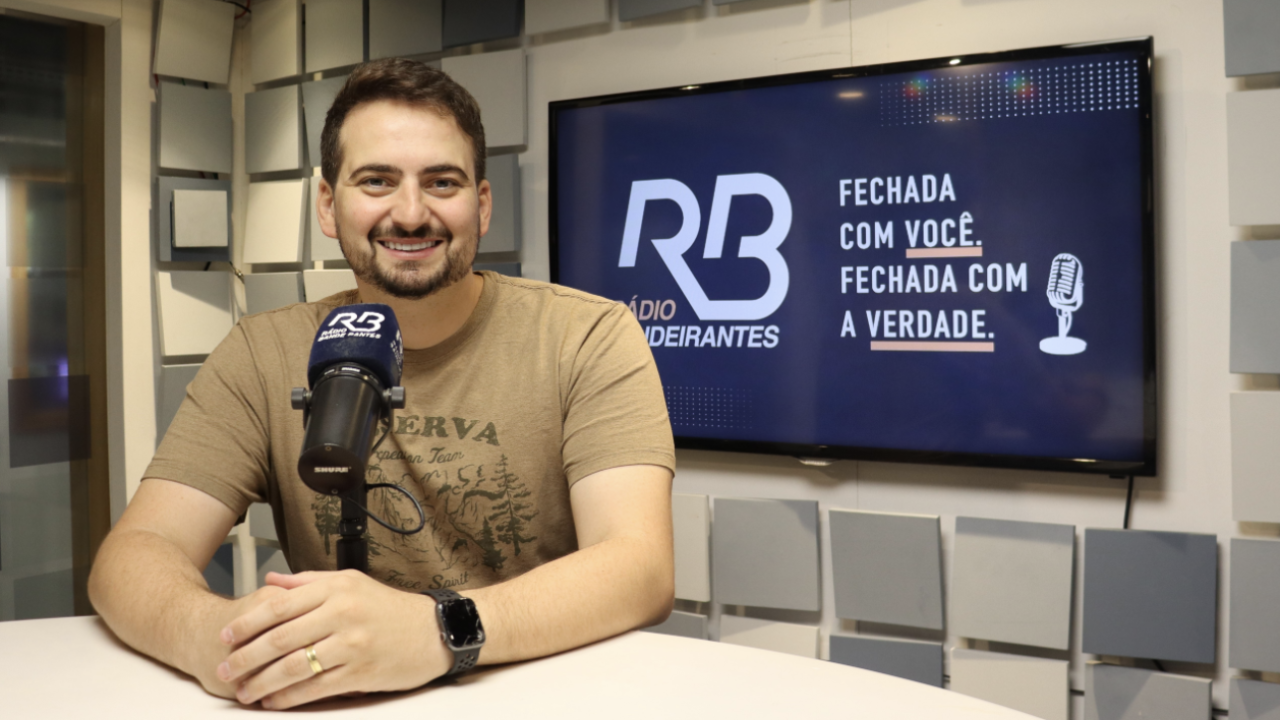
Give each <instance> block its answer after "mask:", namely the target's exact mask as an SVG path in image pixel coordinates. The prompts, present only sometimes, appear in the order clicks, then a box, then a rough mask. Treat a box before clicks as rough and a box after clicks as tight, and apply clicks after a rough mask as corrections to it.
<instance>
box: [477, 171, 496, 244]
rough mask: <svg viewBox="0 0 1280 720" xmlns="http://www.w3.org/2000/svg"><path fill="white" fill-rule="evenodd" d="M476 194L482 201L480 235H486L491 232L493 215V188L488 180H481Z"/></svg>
mask: <svg viewBox="0 0 1280 720" xmlns="http://www.w3.org/2000/svg"><path fill="white" fill-rule="evenodd" d="M476 194H477V196H478V199H479V201H480V237H484V235H485V233H487V232H489V219H490V217H492V216H493V188H492V187H491V186H490V185H489V181H488V180H481V181H480V187H478V188H476Z"/></svg>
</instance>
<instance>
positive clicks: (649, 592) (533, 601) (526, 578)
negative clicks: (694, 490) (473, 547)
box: [462, 537, 675, 664]
mask: <svg viewBox="0 0 1280 720" xmlns="http://www.w3.org/2000/svg"><path fill="white" fill-rule="evenodd" d="M674 588H675V579H674V570H673V566H672V561H671V545H670V541H669V540H667V539H663V538H659V539H656V540H654V539H639V538H632V537H619V538H613V539H609V540H605V541H603V542H601V543H598V544H596V545H592V546H590V547H587V548H583V549H581V550H579V551H577V552H575V553H572V554H570V555H567V556H565V557H562V558H560V559H558V560H556V561H554V562H551V563H547V564H546V565H543V566H541V567H538V568H535V569H534V570H531V571H529V572H527V573H525V574H524V575H521V576H520V577H518V578H515V579H513V580H509V581H507V582H504V583H501V584H499V585H493V586H490V587H487V588H478V589H475V590H464V591H462V594H464V595H466V596H468V597H470V598H472V599H473V600H474V601H475V603H476V608H477V610H478V611H479V613H480V619H481V622H483V623H484V626H485V633H486V635H487V640H486V642H485V646H484V649H483V650H482V651H481V652H480V662H481V663H482V664H496V663H507V662H514V661H518V660H527V659H530V658H536V657H542V656H544V655H551V654H554V653H557V652H562V651H564V650H569V649H572V648H575V647H579V646H582V645H586V644H588V643H592V642H595V641H597V640H601V639H604V638H607V637H611V636H613V635H617V634H619V633H623V632H626V631H628V630H632V629H635V628H638V627H645V626H647V625H651V624H654V623H658V622H661V621H662V620H664V619H666V617H667V615H668V614H670V612H671V605H672V602H673V596H674Z"/></svg>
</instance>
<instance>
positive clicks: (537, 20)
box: [524, 0, 609, 35]
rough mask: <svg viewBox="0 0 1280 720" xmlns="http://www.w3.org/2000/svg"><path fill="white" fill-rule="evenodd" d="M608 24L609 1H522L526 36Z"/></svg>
mask: <svg viewBox="0 0 1280 720" xmlns="http://www.w3.org/2000/svg"><path fill="white" fill-rule="evenodd" d="M607 22H609V0H524V32H525V34H526V35H537V34H539V33H546V32H555V31H556V30H569V29H571V28H576V27H583V26H586V25H602V24H604V23H607Z"/></svg>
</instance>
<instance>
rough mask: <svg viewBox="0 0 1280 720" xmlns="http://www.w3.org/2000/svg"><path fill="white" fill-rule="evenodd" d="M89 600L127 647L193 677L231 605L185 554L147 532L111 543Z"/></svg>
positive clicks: (116, 535)
mask: <svg viewBox="0 0 1280 720" xmlns="http://www.w3.org/2000/svg"><path fill="white" fill-rule="evenodd" d="M89 598H90V600H91V601H92V602H93V606H94V609H95V610H97V612H98V614H99V615H101V616H102V619H103V620H105V621H106V623H107V625H108V626H109V627H110V628H111V630H112V631H113V632H114V633H115V634H116V635H117V636H118V637H119V638H120V639H121V640H123V641H124V642H125V643H127V644H128V645H130V646H131V647H133V648H135V649H137V650H138V651H139V652H142V653H145V654H147V655H150V656H151V657H154V658H156V659H157V660H160V661H161V662H163V663H165V664H167V665H171V666H173V667H175V668H177V669H179V670H182V671H183V672H186V673H188V674H192V675H195V674H196V673H197V668H196V664H197V663H199V662H200V650H201V649H202V648H204V647H206V646H211V643H213V642H216V640H217V633H218V630H219V629H221V624H220V623H221V622H223V621H222V617H223V616H224V615H225V614H226V613H227V612H228V611H229V608H230V604H231V601H230V600H228V599H226V598H222V597H219V596H218V595H215V594H214V593H213V592H211V591H210V590H209V586H208V583H206V582H205V579H204V576H203V575H202V574H201V573H200V571H199V570H197V569H196V567H195V566H194V565H193V564H192V563H191V560H190V559H189V558H188V557H187V556H186V555H185V554H184V553H183V552H182V550H181V549H179V548H178V547H177V546H176V545H174V544H173V543H171V542H170V541H168V540H166V539H164V538H162V537H160V536H159V535H156V534H154V533H152V532H149V531H146V530H124V531H123V532H120V531H117V532H113V533H111V534H110V535H109V536H108V537H107V539H106V541H105V542H103V544H102V548H101V550H100V551H99V553H98V557H97V560H96V561H95V562H94V566H93V572H92V573H91V574H90V576H89ZM204 635H208V636H209V637H204Z"/></svg>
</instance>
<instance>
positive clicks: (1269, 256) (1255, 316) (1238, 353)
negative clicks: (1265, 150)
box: [1231, 115, 1280, 373]
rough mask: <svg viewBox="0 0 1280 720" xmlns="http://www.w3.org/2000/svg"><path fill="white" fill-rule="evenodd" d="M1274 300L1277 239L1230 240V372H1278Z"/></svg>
mask: <svg viewBox="0 0 1280 720" xmlns="http://www.w3.org/2000/svg"><path fill="white" fill-rule="evenodd" d="M1276 117H1277V119H1280V115H1277V116H1276ZM1277 134H1280V133H1277ZM1277 193H1278V194H1277V195H1276V197H1280V187H1277ZM1276 204H1277V205H1280V203H1276ZM1278 303H1280V240H1241V241H1237V242H1233V243H1231V372H1237V373H1280V314H1277V313H1276V312H1275V308H1276V307H1278V306H1280V305H1278Z"/></svg>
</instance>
